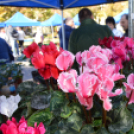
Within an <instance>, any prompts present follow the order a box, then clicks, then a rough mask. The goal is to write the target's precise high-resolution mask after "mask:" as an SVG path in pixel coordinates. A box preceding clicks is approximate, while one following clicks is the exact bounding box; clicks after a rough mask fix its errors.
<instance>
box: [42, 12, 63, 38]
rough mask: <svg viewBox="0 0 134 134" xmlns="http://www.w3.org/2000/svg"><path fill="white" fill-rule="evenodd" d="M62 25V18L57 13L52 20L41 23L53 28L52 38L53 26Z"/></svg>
mask: <svg viewBox="0 0 134 134" xmlns="http://www.w3.org/2000/svg"><path fill="white" fill-rule="evenodd" d="M59 25H62V17H61V16H60V15H59V14H57V13H55V14H54V15H53V16H52V17H51V18H49V19H48V20H46V21H44V22H42V23H41V26H46V27H47V26H51V30H52V37H53V38H54V35H53V33H54V32H53V26H59Z"/></svg>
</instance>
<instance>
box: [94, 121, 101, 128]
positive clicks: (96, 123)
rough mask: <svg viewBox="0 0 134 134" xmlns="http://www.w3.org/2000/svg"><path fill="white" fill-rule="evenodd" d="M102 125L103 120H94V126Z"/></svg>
mask: <svg viewBox="0 0 134 134" xmlns="http://www.w3.org/2000/svg"><path fill="white" fill-rule="evenodd" d="M101 125H102V120H94V122H93V126H94V127H99V126H101Z"/></svg>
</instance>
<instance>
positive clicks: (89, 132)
mask: <svg viewBox="0 0 134 134" xmlns="http://www.w3.org/2000/svg"><path fill="white" fill-rule="evenodd" d="M80 134H94V129H93V128H92V126H90V125H85V126H84V127H83V128H82V130H81V133H80Z"/></svg>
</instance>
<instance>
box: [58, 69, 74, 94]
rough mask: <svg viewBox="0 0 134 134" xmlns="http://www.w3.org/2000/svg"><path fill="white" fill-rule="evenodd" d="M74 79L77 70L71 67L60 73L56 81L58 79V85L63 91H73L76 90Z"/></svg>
mask: <svg viewBox="0 0 134 134" xmlns="http://www.w3.org/2000/svg"><path fill="white" fill-rule="evenodd" d="M76 79H77V72H76V70H73V69H72V70H70V71H68V72H62V73H60V75H59V77H58V80H57V81H58V84H59V87H60V88H61V89H62V90H63V91H64V92H65V93H74V92H76V91H77V88H76Z"/></svg>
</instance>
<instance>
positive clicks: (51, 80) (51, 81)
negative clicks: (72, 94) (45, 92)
mask: <svg viewBox="0 0 134 134" xmlns="http://www.w3.org/2000/svg"><path fill="white" fill-rule="evenodd" d="M50 83H51V85H52V88H53V90H55V87H54V83H53V78H52V77H51V78H50Z"/></svg>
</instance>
